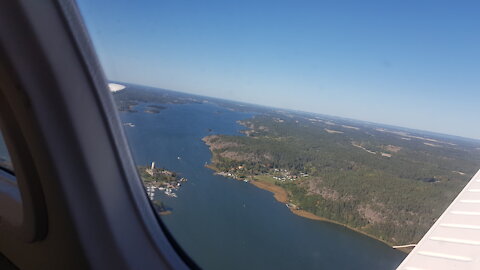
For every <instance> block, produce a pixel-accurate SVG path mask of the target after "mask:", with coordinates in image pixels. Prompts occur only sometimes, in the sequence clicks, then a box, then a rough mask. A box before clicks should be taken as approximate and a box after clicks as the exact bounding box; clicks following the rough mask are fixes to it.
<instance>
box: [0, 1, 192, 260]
mask: <svg viewBox="0 0 480 270" xmlns="http://www.w3.org/2000/svg"><path fill="white" fill-rule="evenodd" d="M0 44H2V46H1V47H0V59H2V61H0V95H4V96H5V98H3V97H2V98H0V101H4V102H7V100H8V103H9V104H10V107H11V113H10V114H9V115H8V117H7V116H6V115H4V116H1V117H2V120H4V121H11V123H9V124H8V125H7V124H6V125H5V126H8V129H7V132H6V134H8V133H11V134H12V135H13V134H14V133H15V132H14V131H16V133H15V135H16V136H10V135H7V136H6V137H9V138H15V140H17V139H21V140H19V141H23V144H20V143H16V144H15V150H18V149H21V150H19V151H18V153H20V154H19V157H20V156H21V157H22V158H19V160H21V161H19V162H17V161H16V159H15V158H13V159H14V162H13V163H14V164H15V168H16V173H18V174H19V175H17V180H18V181H19V183H20V179H22V182H24V183H25V185H24V186H23V187H22V186H21V187H20V190H21V191H22V195H23V190H24V189H25V190H32V192H30V194H27V195H28V196H25V198H27V199H28V198H34V199H36V200H32V201H31V203H29V205H31V206H32V209H38V208H40V211H33V213H34V216H35V219H33V221H34V222H33V229H34V234H33V237H29V238H28V239H18V238H17V237H14V236H12V235H9V234H8V233H6V232H8V230H7V229H6V228H4V227H2V226H1V225H0V231H1V232H2V233H1V234H0V252H1V253H3V254H4V255H5V256H6V257H7V258H8V259H10V260H11V261H12V262H13V263H14V264H15V265H17V266H18V267H19V268H21V269H23V268H25V269H30V268H38V267H39V265H42V267H46V268H50V269H67V268H68V269H85V268H93V269H113V268H114V269H158V268H164V269H189V268H196V266H195V264H194V263H193V262H192V261H191V260H189V258H188V255H187V254H184V253H182V251H181V249H179V247H178V246H177V245H176V244H175V241H174V239H172V238H171V237H170V236H169V235H168V233H167V232H166V231H165V230H164V228H163V227H162V226H163V225H162V223H161V221H160V220H159V219H158V217H157V216H156V214H155V212H154V209H153V207H152V205H151V203H150V201H149V200H148V198H147V196H145V193H144V189H143V186H142V184H141V181H140V179H139V177H138V173H137V171H136V167H135V164H134V163H133V160H132V156H131V154H130V152H129V147H128V144H127V142H126V138H125V135H124V133H123V132H124V131H123V127H122V126H121V124H120V121H119V119H118V116H117V112H116V109H115V106H114V103H113V99H112V97H111V94H110V92H109V91H108V90H107V83H106V79H105V77H104V75H103V72H102V70H101V68H100V66H99V64H98V61H97V58H96V55H95V52H94V51H93V48H92V45H91V43H90V41H89V38H88V34H87V33H86V30H85V27H84V26H83V23H82V19H81V17H80V15H79V12H78V9H77V7H76V3H75V2H74V1H73V0H67V1H28V0H20V1H14V0H7V1H3V2H1V3H0ZM3 60H5V61H3ZM72 82H74V83H72ZM0 107H1V106H0ZM85 108H88V109H85ZM11 124H13V126H14V127H15V128H12V125H11ZM14 156H15V155H14ZM17 164H18V165H19V166H17ZM17 170H18V172H17ZM20 174H23V175H21V176H20ZM86 198H88V199H86ZM42 199H44V201H42ZM29 200H30V199H29ZM37 203H38V205H37ZM0 208H1V206H0ZM42 208H44V209H42ZM117 208H121V209H122V211H118V209H117ZM39 232H40V233H39ZM33 242H34V243H35V244H34V245H32V244H31V243H33ZM25 258H28V260H25Z"/></svg>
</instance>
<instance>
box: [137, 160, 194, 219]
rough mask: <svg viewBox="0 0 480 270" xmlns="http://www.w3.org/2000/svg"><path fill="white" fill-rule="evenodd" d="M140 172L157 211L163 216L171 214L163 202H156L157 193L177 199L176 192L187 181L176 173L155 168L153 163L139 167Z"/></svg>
mask: <svg viewBox="0 0 480 270" xmlns="http://www.w3.org/2000/svg"><path fill="white" fill-rule="evenodd" d="M138 172H139V174H140V177H141V179H142V182H143V185H144V186H145V189H146V191H147V195H148V197H149V198H150V200H152V201H153V202H154V206H155V209H156V210H157V211H158V212H159V214H161V215H165V214H170V213H171V211H169V210H167V209H166V207H165V205H164V204H163V202H160V201H158V200H154V196H155V191H156V190H159V191H163V193H164V194H165V195H167V196H169V197H173V198H176V197H177V194H176V193H175V192H174V191H176V190H178V189H179V188H180V187H181V185H182V182H186V181H187V179H186V178H183V177H179V176H178V174H177V173H176V172H172V171H169V170H167V169H165V168H157V167H155V162H152V164H151V166H150V167H148V166H138Z"/></svg>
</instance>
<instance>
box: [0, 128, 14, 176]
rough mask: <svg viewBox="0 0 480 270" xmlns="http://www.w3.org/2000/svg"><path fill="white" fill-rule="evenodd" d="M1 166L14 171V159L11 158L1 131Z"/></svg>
mask: <svg viewBox="0 0 480 270" xmlns="http://www.w3.org/2000/svg"><path fill="white" fill-rule="evenodd" d="M0 168H3V169H7V170H9V171H13V165H12V160H11V159H10V155H9V154H8V149H7V146H6V145H5V141H4V140H3V136H2V133H1V132H0Z"/></svg>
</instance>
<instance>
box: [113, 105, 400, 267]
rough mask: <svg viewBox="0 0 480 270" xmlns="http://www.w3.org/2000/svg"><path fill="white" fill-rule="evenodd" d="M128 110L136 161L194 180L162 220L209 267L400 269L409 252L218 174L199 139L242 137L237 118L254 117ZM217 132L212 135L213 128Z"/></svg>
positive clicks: (180, 108)
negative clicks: (296, 209) (294, 210)
mask: <svg viewBox="0 0 480 270" xmlns="http://www.w3.org/2000/svg"><path fill="white" fill-rule="evenodd" d="M143 106H144V105H139V106H138V107H137V109H138V110H139V112H137V113H127V112H122V113H121V118H122V121H123V122H131V123H134V124H135V127H125V129H126V132H127V136H128V139H129V142H130V145H131V148H132V152H133V155H134V158H135V161H136V162H137V164H139V165H147V164H150V162H152V161H155V163H156V164H157V165H158V166H159V167H165V168H167V169H169V170H172V171H176V172H178V173H180V174H181V176H182V177H186V178H188V182H187V183H185V184H184V185H183V186H182V187H181V189H180V190H178V191H177V192H176V193H177V195H178V198H169V197H166V196H164V195H163V194H161V193H158V194H157V195H156V199H159V200H162V201H163V202H165V204H166V205H167V207H169V208H171V210H172V214H170V215H165V216H162V217H161V219H162V221H163V222H164V223H165V224H166V225H167V227H168V229H169V230H170V232H171V233H172V235H173V236H174V237H175V239H176V240H177V241H178V243H179V244H180V245H181V246H182V248H183V249H184V250H185V251H186V252H187V253H188V254H189V255H190V256H191V257H192V259H193V260H194V261H196V262H197V264H198V265H199V266H200V267H202V268H204V269H357V270H358V269H369V270H371V269H395V268H396V266H398V265H399V264H400V262H401V261H402V259H403V258H404V257H405V254H403V253H401V252H399V251H396V250H393V249H392V248H391V247H389V246H387V245H385V244H383V243H381V242H379V241H377V240H374V239H371V238H369V237H367V236H364V235H362V234H359V233H357V232H354V231H351V230H349V229H347V228H344V227H342V226H339V225H335V224H331V223H328V222H322V221H315V220H309V219H306V218H302V217H299V216H296V215H294V214H292V213H291V212H290V211H289V210H288V208H287V207H286V206H285V205H284V204H282V203H279V202H277V201H276V200H275V199H274V198H273V196H272V194H271V193H270V192H268V191H265V190H261V189H258V188H256V187H255V186H253V185H251V184H247V183H244V182H241V181H235V180H232V179H229V178H225V177H222V176H218V175H214V174H213V171H212V170H210V169H208V168H205V166H204V165H205V163H206V162H210V158H211V154H210V151H209V149H208V147H207V146H206V145H205V144H204V143H203V141H202V140H201V139H202V138H203V137H205V136H207V135H210V134H234V135H240V133H239V131H240V130H241V129H242V128H243V127H242V126H240V125H238V124H237V123H236V121H237V120H241V119H246V118H249V117H251V114H248V113H240V112H234V111H230V110H228V109H226V108H223V107H219V106H216V105H213V104H208V103H206V104H183V105H167V107H168V108H167V109H165V110H162V111H161V112H160V113H158V114H149V113H144V112H142V107H143ZM210 129H211V130H210Z"/></svg>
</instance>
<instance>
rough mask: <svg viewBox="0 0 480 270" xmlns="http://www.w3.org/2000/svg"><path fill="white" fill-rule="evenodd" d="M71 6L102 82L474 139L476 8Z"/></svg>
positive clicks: (478, 82) (466, 4) (479, 133)
mask: <svg viewBox="0 0 480 270" xmlns="http://www.w3.org/2000/svg"><path fill="white" fill-rule="evenodd" d="M78 3H79V6H80V10H81V12H82V14H83V15H84V18H85V22H86V26H87V28H88V30H89V33H90V34H91V37H92V41H93V44H94V46H95V49H96V51H97V55H98V57H99V60H100V62H101V64H102V67H103V69H104V71H105V74H106V76H107V78H109V79H111V80H122V81H129V82H132V83H137V84H143V85H152V86H155V87H161V88H166V89H180V90H181V91H183V92H187V93H192V94H197V95H205V96H211V97H217V98H225V99H232V100H237V101H240V102H247V103H254V104H260V105H266V106H272V107H279V108H286V109H292V110H303V111H310V112H314V113H322V114H328V115H337V116H340V117H345V118H352V119H362V120H364V121H369V122H374V123H388V124H389V125H394V126H401V127H403V126H404V127H409V128H413V129H419V130H429V131H432V132H437V133H443V134H452V135H455V136H461V137H466V138H475V139H480V125H476V124H475V123H476V122H477V117H478V115H480V106H478V101H479V100H480V76H478V74H480V51H479V50H478V48H479V47H480V35H478V34H477V33H478V29H479V28H480V17H479V16H478V14H479V13H480V2H476V1H470V0H464V1H459V2H455V3H452V2H448V1H434V0H426V1H421V2H418V1H408V0H407V1H388V2H385V1H381V0H370V1H302V2H298V1H289V0H279V1H253V0H244V1H241V2H237V1H215V0H209V1H202V2H188V1H187V2H186V1H145V2H141V3H139V2H133V1H128V0H118V1H100V2H98V1H93V0H81V1H79V2H78ZM105 14H109V15H108V16H106V15H105Z"/></svg>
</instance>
